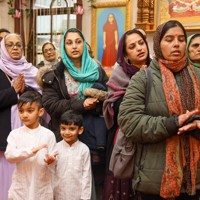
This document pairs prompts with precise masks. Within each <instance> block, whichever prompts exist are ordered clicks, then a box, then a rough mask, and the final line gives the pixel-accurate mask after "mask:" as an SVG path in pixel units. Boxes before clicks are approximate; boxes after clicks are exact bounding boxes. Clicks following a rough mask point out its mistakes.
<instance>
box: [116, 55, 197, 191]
mask: <svg viewBox="0 0 200 200" xmlns="http://www.w3.org/2000/svg"><path fill="white" fill-rule="evenodd" d="M150 71H151V74H152V79H153V83H152V87H151V91H150V95H149V100H148V104H147V107H146V109H145V97H146V96H145V90H146V82H147V81H146V80H147V79H146V75H145V71H144V70H140V71H139V72H138V73H136V74H135V75H134V76H133V77H132V78H131V81H130V83H129V86H128V88H127V91H126V94H125V96H124V99H123V101H122V103H121V105H120V110H119V115H118V122H119V125H120V127H121V129H122V131H123V132H124V134H125V135H126V137H128V138H130V139H131V140H133V142H134V143H136V145H137V150H136V157H135V159H136V160H135V163H136V164H135V169H134V176H133V188H134V189H135V190H136V191H140V192H144V193H146V194H159V193H160V185H161V180H162V174H163V170H164V167H165V157H166V144H165V142H166V139H167V138H169V137H171V136H172V135H175V134H177V130H178V127H177V125H176V123H175V118H174V117H173V116H172V117H169V112H168V106H167V104H166V99H165V95H164V91H163V87H162V79H161V73H160V69H159V65H158V63H157V61H156V59H154V60H152V62H151V64H150ZM175 78H176V81H177V84H178V82H179V73H176V76H175ZM194 132H198V133H195V134H199V135H200V131H199V130H196V131H194ZM198 175H199V176H198V180H197V189H200V185H199V182H200V173H199V171H198ZM183 192H184V191H183Z"/></svg>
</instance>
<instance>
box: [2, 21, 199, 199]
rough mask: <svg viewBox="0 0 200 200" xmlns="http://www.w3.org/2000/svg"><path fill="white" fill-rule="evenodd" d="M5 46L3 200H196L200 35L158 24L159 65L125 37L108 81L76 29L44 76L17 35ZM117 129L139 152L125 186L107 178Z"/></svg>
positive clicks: (134, 37) (136, 40) (6, 36)
mask: <svg viewBox="0 0 200 200" xmlns="http://www.w3.org/2000/svg"><path fill="white" fill-rule="evenodd" d="M0 40H1V42H0V116H1V117H0V128H1V137H0V186H1V188H0V200H35V199H41V200H44V199H48V200H66V199H70V200H164V199H166V200H199V198H200V165H199V161H200V151H199V145H200V34H198V33H197V34H193V35H191V36H189V37H187V34H186V31H185V28H184V27H183V25H182V24H181V23H180V22H179V21H176V20H170V21H167V22H165V23H163V24H160V25H159V26H158V27H157V29H156V31H155V33H154V37H153V50H154V56H153V57H152V56H150V52H149V47H148V42H147V37H146V34H145V32H144V31H143V30H141V29H138V28H134V29H132V30H128V31H126V32H125V33H124V34H123V35H122V37H121V38H120V40H119V44H118V45H117V46H118V50H117V57H116V58H115V59H116V60H115V65H114V69H113V72H112V74H111V76H109V77H108V75H107V74H106V72H105V71H104V68H103V67H102V65H101V63H100V62H99V61H97V60H95V58H94V55H92V49H91V47H90V45H89V44H88V43H87V42H86V40H85V38H84V35H83V33H82V32H81V31H80V30H78V29H77V28H70V29H68V30H66V32H65V33H64V35H63V37H62V41H61V56H60V58H58V54H57V51H56V47H55V45H54V43H52V42H45V43H44V44H43V46H42V54H43V57H44V59H43V61H41V62H40V63H39V64H38V65H37V66H33V65H32V64H31V63H29V62H28V61H27V60H26V58H25V57H24V54H23V53H24V51H23V41H22V38H21V36H20V35H19V34H16V33H10V32H9V31H8V30H6V29H0ZM106 48H109V47H108V46H106ZM147 68H148V70H149V73H151V77H152V79H151V87H150V91H148V92H149V94H148V97H147V91H146V88H147V87H146V86H147V84H148V81H147V76H146V70H147ZM147 98H148V101H147ZM44 116H45V117H44ZM44 125H45V126H44ZM119 129H120V130H121V132H122V133H123V134H124V137H125V138H126V139H127V140H131V141H132V143H133V144H134V145H135V148H136V151H135V154H134V158H133V159H134V161H135V162H134V168H133V174H132V177H130V178H126V179H120V178H117V177H115V176H114V174H113V172H112V171H110V169H109V163H110V159H111V154H112V152H113V148H114V145H115V142H116V139H117V137H118V133H119Z"/></svg>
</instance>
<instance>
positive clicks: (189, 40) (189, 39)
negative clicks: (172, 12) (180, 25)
mask: <svg viewBox="0 0 200 200" xmlns="http://www.w3.org/2000/svg"><path fill="white" fill-rule="evenodd" d="M195 35H199V34H193V35H190V36H189V37H188V38H187V46H186V55H187V57H188V60H189V61H190V63H191V65H193V66H194V67H199V68H200V63H195V62H192V61H191V60H190V57H189V50H188V48H189V44H190V42H191V39H192V38H193V37H194V36H195ZM198 37H200V35H199V36H198Z"/></svg>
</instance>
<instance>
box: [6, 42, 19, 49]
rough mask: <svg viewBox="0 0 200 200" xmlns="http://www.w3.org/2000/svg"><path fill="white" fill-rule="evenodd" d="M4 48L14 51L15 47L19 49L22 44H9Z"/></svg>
mask: <svg viewBox="0 0 200 200" xmlns="http://www.w3.org/2000/svg"><path fill="white" fill-rule="evenodd" d="M6 47H7V48H8V49H14V48H15V47H17V48H18V49H21V48H22V44H13V43H9V44H6Z"/></svg>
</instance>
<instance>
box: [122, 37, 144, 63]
mask: <svg viewBox="0 0 200 200" xmlns="http://www.w3.org/2000/svg"><path fill="white" fill-rule="evenodd" d="M125 42H126V58H127V59H128V60H129V62H130V64H134V65H136V66H139V67H141V66H142V65H145V64H146V59H147V56H148V49H147V46H146V43H145V42H144V40H143V39H142V38H141V36H140V35H138V34H137V33H133V34H131V35H127V36H126V41H125Z"/></svg>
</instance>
